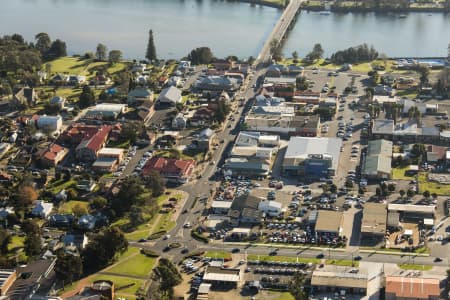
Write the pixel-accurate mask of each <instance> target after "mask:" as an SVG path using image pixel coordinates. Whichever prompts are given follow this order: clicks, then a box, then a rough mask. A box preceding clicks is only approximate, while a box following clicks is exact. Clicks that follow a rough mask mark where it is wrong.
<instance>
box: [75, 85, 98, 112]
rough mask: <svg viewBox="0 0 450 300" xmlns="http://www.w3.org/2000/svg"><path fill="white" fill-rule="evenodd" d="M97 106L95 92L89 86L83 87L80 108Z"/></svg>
mask: <svg viewBox="0 0 450 300" xmlns="http://www.w3.org/2000/svg"><path fill="white" fill-rule="evenodd" d="M94 104H95V94H94V91H93V90H91V88H90V87H89V86H88V85H85V86H83V91H82V92H81V94H80V101H79V102H78V105H79V106H80V108H86V107H89V106H92V105H94Z"/></svg>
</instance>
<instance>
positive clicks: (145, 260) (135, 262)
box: [107, 253, 156, 277]
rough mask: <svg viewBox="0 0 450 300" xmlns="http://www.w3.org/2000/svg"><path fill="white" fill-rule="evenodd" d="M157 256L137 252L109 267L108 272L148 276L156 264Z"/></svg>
mask: <svg viewBox="0 0 450 300" xmlns="http://www.w3.org/2000/svg"><path fill="white" fill-rule="evenodd" d="M155 262H156V258H154V257H147V256H145V255H143V254H140V253H138V254H136V255H135V256H134V257H132V258H130V259H127V260H123V262H121V263H119V264H117V265H116V266H114V267H112V268H111V269H108V270H107V272H111V273H116V274H121V275H130V276H142V277H147V276H148V275H149V273H150V272H151V271H152V269H153V267H154V266H155Z"/></svg>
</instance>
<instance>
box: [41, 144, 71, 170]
mask: <svg viewBox="0 0 450 300" xmlns="http://www.w3.org/2000/svg"><path fill="white" fill-rule="evenodd" d="M68 153H69V149H67V148H65V147H62V146H60V145H58V144H51V145H49V146H48V147H47V148H45V149H42V150H40V151H38V152H37V155H36V156H37V159H39V161H40V163H41V164H42V165H43V166H44V167H56V166H57V165H58V164H59V163H60V162H61V161H62V160H64V158H65V157H66V156H67V154H68Z"/></svg>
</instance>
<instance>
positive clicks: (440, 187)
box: [419, 172, 450, 196]
mask: <svg viewBox="0 0 450 300" xmlns="http://www.w3.org/2000/svg"><path fill="white" fill-rule="evenodd" d="M424 191H429V192H430V193H431V194H433V193H436V194H438V195H442V196H448V195H450V185H449V184H440V183H437V182H434V181H429V180H428V176H427V173H426V172H421V173H419V192H420V193H423V192H424Z"/></svg>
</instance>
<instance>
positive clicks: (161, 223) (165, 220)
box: [152, 212, 176, 234]
mask: <svg viewBox="0 0 450 300" xmlns="http://www.w3.org/2000/svg"><path fill="white" fill-rule="evenodd" d="M172 214H173V213H172V212H169V213H163V214H161V217H160V218H159V220H158V223H156V225H155V226H154V227H153V231H152V234H153V233H155V232H158V231H163V230H165V231H166V232H169V231H170V230H172V228H174V227H175V225H176V223H175V221H174V220H172Z"/></svg>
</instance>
